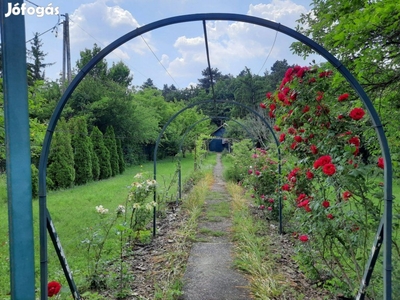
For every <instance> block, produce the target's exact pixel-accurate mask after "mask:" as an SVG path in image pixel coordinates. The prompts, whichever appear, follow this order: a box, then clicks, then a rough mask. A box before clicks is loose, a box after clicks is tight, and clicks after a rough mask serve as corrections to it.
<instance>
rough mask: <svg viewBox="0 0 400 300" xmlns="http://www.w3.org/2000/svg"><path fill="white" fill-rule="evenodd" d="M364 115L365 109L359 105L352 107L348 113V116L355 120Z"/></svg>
mask: <svg viewBox="0 0 400 300" xmlns="http://www.w3.org/2000/svg"><path fill="white" fill-rule="evenodd" d="M364 115H365V111H364V109H362V108H361V107H356V108H353V109H352V110H351V112H350V113H349V117H350V118H352V119H353V120H355V121H358V120H361V119H362V118H363V117H364Z"/></svg>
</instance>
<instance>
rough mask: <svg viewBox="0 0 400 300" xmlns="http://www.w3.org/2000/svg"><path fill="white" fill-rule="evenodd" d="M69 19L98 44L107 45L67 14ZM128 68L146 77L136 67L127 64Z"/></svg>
mask: <svg viewBox="0 0 400 300" xmlns="http://www.w3.org/2000/svg"><path fill="white" fill-rule="evenodd" d="M69 20H70V21H72V22H73V23H74V24H75V25H76V26H78V27H79V29H81V30H82V31H83V32H85V33H86V34H87V35H88V36H90V37H91V38H92V39H94V40H95V41H96V42H98V43H99V44H101V45H103V46H107V45H105V43H103V42H102V41H100V40H98V39H97V38H95V37H94V36H93V35H91V34H90V33H89V32H87V31H86V30H85V29H83V28H82V26H80V25H79V24H78V22H75V21H74V20H73V19H71V16H69ZM114 54H115V55H117V56H118V57H119V58H120V59H121V60H123V58H122V57H121V56H119V55H118V54H117V53H114ZM129 67H130V68H132V69H133V70H134V71H135V72H137V73H139V74H140V75H142V76H143V78H148V76H146V75H144V74H143V73H142V72H140V71H139V70H138V69H136V68H134V67H132V66H129Z"/></svg>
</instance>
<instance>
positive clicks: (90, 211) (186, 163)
mask: <svg viewBox="0 0 400 300" xmlns="http://www.w3.org/2000/svg"><path fill="white" fill-rule="evenodd" d="M212 160H215V156H213V155H211V156H209V157H208V158H207V160H206V161H205V162H204V164H207V163H209V162H210V161H212ZM175 172H176V161H175V160H173V159H166V160H163V161H159V162H158V163H157V182H158V184H159V187H158V194H159V195H163V196H164V197H166V198H168V199H167V200H175V197H176V192H177V181H176V180H177V177H176V174H175ZM137 173H147V174H148V175H149V178H152V177H153V163H152V162H149V163H145V164H143V165H141V166H134V167H129V168H127V170H126V171H125V173H124V174H122V175H118V176H115V177H113V178H110V179H107V180H102V181H97V182H91V183H89V184H86V185H84V186H76V187H73V188H71V189H67V190H59V191H50V192H48V195H47V205H48V209H49V211H50V214H51V217H52V219H53V222H54V224H55V227H56V230H57V233H58V235H59V237H60V240H61V243H62V246H63V248H64V252H65V254H66V257H67V259H68V263H69V266H70V268H71V270H72V272H73V274H74V279H75V281H76V283H77V285H78V286H84V287H85V286H86V285H87V282H85V281H86V278H85V275H87V268H88V264H89V262H88V259H87V257H86V256H85V253H86V252H87V249H86V248H87V246H85V245H84V244H83V243H82V241H83V240H84V239H85V238H86V236H87V234H88V231H90V230H92V229H93V228H94V227H95V226H98V224H99V222H100V221H101V220H100V219H99V214H98V213H97V212H96V209H95V207H96V206H98V205H103V206H104V207H105V208H108V209H109V210H110V212H114V211H115V209H116V207H117V206H118V205H120V204H122V205H124V204H125V200H126V197H127V193H128V189H127V186H129V185H130V184H131V183H132V181H134V178H133V177H134V176H135V174H137ZM192 175H193V158H192V156H188V157H187V158H185V159H182V179H183V182H184V181H185V180H186V179H187V178H189V176H192ZM171 182H172V184H171ZM5 189H6V183H5V177H4V176H2V177H1V178H0V220H2V222H1V223H0V278H1V280H0V298H1V299H8V297H9V296H7V295H8V294H9V292H10V286H9V284H10V283H9V253H8V251H9V249H8V222H7V221H6V220H8V217H7V203H6V191H5ZM38 206H39V205H38V201H37V200H36V199H35V200H34V201H33V214H34V231H35V232H34V234H35V262H36V273H37V276H36V277H37V278H36V285H37V286H39V234H38V224H39V220H38V209H39V207H38ZM115 248H118V236H117V234H115V233H113V235H112V238H111V240H110V242H109V243H108V248H107V249H106V250H107V252H106V253H105V255H106V257H107V256H110V257H112V256H113V252H115V251H117V250H116V249H115ZM48 249H49V280H50V281H51V280H57V281H60V282H61V283H62V284H63V289H65V290H66V291H65V293H64V292H63V294H68V288H67V284H66V282H65V279H64V275H63V273H62V271H61V267H60V266H59V262H58V259H57V257H56V255H55V251H54V249H53V245H52V244H51V241H50V240H49V246H48ZM114 254H115V253H114ZM62 291H63V290H62Z"/></svg>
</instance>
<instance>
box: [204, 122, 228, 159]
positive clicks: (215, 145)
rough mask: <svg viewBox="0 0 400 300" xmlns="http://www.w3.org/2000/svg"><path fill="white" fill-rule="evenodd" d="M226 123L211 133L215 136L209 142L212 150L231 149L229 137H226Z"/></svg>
mask: <svg viewBox="0 0 400 300" xmlns="http://www.w3.org/2000/svg"><path fill="white" fill-rule="evenodd" d="M225 130H226V129H225V127H224V125H221V126H219V127H218V128H217V129H216V130H215V131H214V132H212V133H211V134H210V135H211V136H212V137H213V138H212V139H211V140H210V141H209V144H208V148H209V150H210V151H214V152H222V151H224V149H226V150H227V151H229V149H230V144H229V140H228V139H227V138H224V133H225Z"/></svg>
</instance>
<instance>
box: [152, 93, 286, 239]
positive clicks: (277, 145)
mask: <svg viewBox="0 0 400 300" xmlns="http://www.w3.org/2000/svg"><path fill="white" fill-rule="evenodd" d="M217 103H228V104H232V105H234V106H239V107H241V108H243V109H246V110H247V111H248V112H250V113H252V114H254V115H255V116H257V117H258V118H259V119H260V120H261V122H262V123H263V124H264V125H265V126H266V128H268V130H269V131H270V133H271V135H272V137H273V139H274V141H275V145H276V147H277V156H278V186H280V178H281V172H282V168H281V149H280V147H279V145H280V143H279V141H278V138H277V137H276V135H275V132H274V130H273V129H272V127H271V125H270V124H269V123H268V122H267V120H266V119H265V118H264V117H263V116H262V115H261V114H259V113H258V112H257V111H255V110H254V109H252V108H250V107H248V106H246V105H244V104H242V103H239V102H236V101H228V100H206V101H199V102H194V103H191V104H189V105H187V106H186V107H184V108H182V109H181V110H180V111H178V112H177V113H175V114H174V115H173V116H172V117H171V118H170V119H169V120H168V121H167V123H165V125H164V127H163V129H162V130H161V132H160V134H159V135H158V138H157V141H156V145H155V147H154V155H153V162H154V177H153V178H154V180H157V152H158V147H159V145H160V141H161V137H162V136H163V135H164V132H165V130H166V129H167V127H168V126H169V124H171V123H172V122H173V121H174V120H175V119H176V118H177V117H178V116H179V115H180V114H181V113H183V112H185V111H186V110H188V109H189V108H192V107H195V106H200V105H204V104H213V105H215V104H217ZM195 124H196V123H195ZM188 130H189V128H188ZM179 197H181V174H180V170H179ZM153 200H154V202H156V201H157V189H155V191H154V196H153ZM156 219H157V218H156V207H154V209H153V236H155V234H156ZM282 232H283V230H282V197H281V192H280V193H279V233H282Z"/></svg>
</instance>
